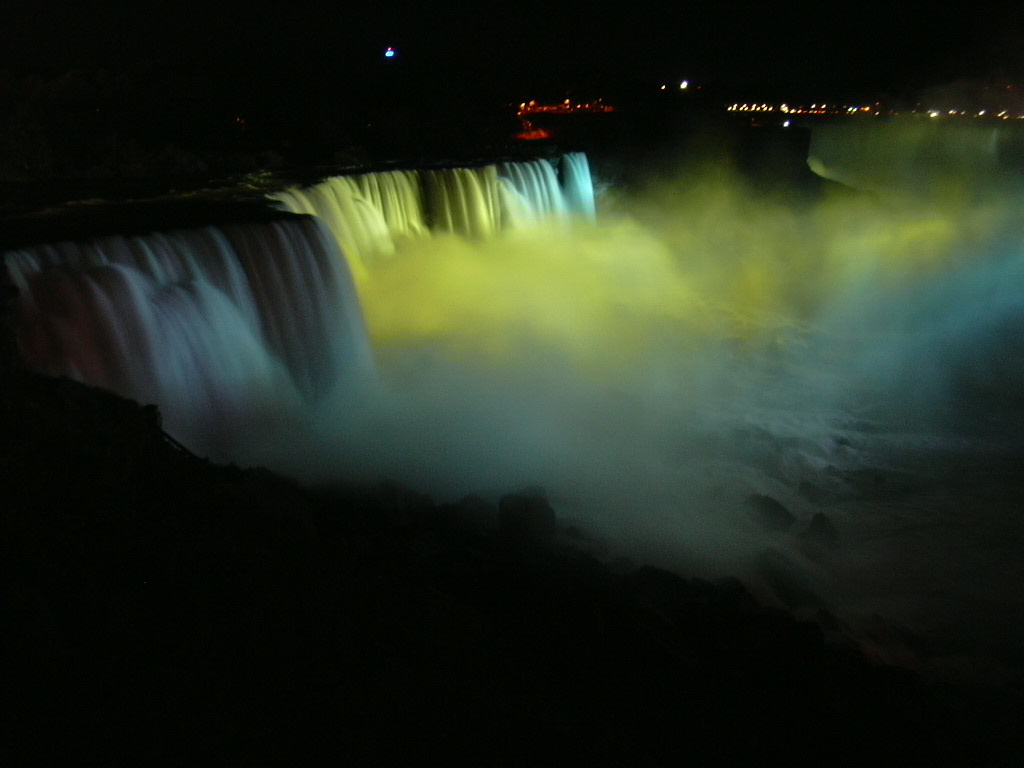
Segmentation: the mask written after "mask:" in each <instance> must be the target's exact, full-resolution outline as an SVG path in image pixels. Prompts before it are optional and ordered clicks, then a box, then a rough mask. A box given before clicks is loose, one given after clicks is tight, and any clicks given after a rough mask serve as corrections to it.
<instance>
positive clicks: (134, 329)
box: [6, 219, 373, 447]
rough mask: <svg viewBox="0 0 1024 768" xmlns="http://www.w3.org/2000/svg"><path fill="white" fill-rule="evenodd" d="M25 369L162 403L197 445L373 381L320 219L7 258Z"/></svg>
mask: <svg viewBox="0 0 1024 768" xmlns="http://www.w3.org/2000/svg"><path fill="white" fill-rule="evenodd" d="M6 262H7V268H8V273H9V274H10V276H11V278H12V281H13V282H14V284H15V285H16V286H17V287H18V289H19V291H20V293H21V296H22V299H21V302H20V307H19V311H20V322H19V334H20V336H19V342H20V345H21V351H22V355H23V357H24V358H25V361H26V363H27V364H28V365H29V366H30V367H32V368H34V369H36V370H38V371H41V372H45V373H48V374H52V375H64V376H70V377H72V378H76V379H79V380H82V381H85V382H87V383H90V384H95V385H98V386H102V387H106V388H109V389H111V390H113V391H115V392H118V393H120V394H123V395H125V396H128V397H132V398H134V399H136V400H139V401H142V402H154V403H158V404H159V405H160V406H161V409H162V411H163V413H164V417H165V422H166V424H167V426H168V429H169V430H170V431H171V432H172V433H173V434H175V435H176V436H177V437H179V439H182V440H183V441H185V442H188V443H190V444H191V445H193V446H196V447H209V446H211V445H212V444H213V443H216V442H218V441H219V440H220V438H221V437H222V435H220V434H218V432H219V431H221V430H226V431H230V430H231V429H232V428H233V427H235V426H237V423H234V422H237V421H239V420H241V419H242V418H244V417H243V414H244V413H251V412H252V411H253V410H254V409H255V408H259V407H264V406H265V405H266V406H269V404H270V403H271V402H279V403H280V402H292V403H298V402H299V401H302V400H304V401H315V400H316V399H318V398H320V397H323V396H325V395H326V394H327V393H329V392H331V391H332V390H334V389H335V388H336V387H338V386H341V385H344V384H345V383H346V382H348V381H353V380H358V379H362V378H364V377H366V376H367V375H369V374H370V372H371V371H372V368H373V363H372V355H371V352H370V349H369V344H368V341H367V339H366V334H365V329H364V327H363V319H362V313H361V310H360V308H359V300H358V297H357V295H356V293H355V289H354V286H353V284H352V279H351V277H350V275H349V273H348V269H347V266H346V264H345V261H344V259H343V257H342V256H341V254H340V253H339V252H338V250H337V247H336V246H335V244H334V241H333V239H332V238H331V237H330V236H329V235H327V234H326V233H325V232H324V231H323V230H322V229H321V227H320V226H319V224H318V223H317V221H316V220H315V219H290V220H282V221H274V222H270V223H266V224H248V225H228V226H224V227H206V228H204V229H199V230H182V231H175V232H168V233H153V234H151V235H146V236H136V237H119V236H118V237H107V238H102V239H100V240H96V241H94V242H90V243H84V244H76V243H58V244H55V245H43V246H37V247H31V248H25V249H22V250H19V251H14V252H11V253H8V254H7V258H6Z"/></svg>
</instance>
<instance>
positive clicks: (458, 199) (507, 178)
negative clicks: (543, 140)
mask: <svg viewBox="0 0 1024 768" xmlns="http://www.w3.org/2000/svg"><path fill="white" fill-rule="evenodd" d="M559 170H560V173H561V181H560V180H559V171H556V168H555V166H554V165H552V164H551V163H550V162H549V161H547V160H533V161H527V162H509V163H501V164H499V165H487V166H484V167H481V168H448V169H443V170H432V171H420V172H416V171H386V172H381V173H367V174H359V175H354V176H334V177H331V178H329V179H326V180H325V181H323V182H321V183H319V184H316V185H314V186H311V187H305V188H298V187H293V188H291V189H287V190H284V191H281V192H276V193H274V194H273V195H271V196H270V197H271V199H272V200H274V201H275V202H277V203H278V204H279V205H280V206H281V207H282V208H283V209H284V210H287V211H291V212H292V213H305V214H312V215H314V216H319V217H320V218H322V219H323V220H324V222H325V223H326V224H327V226H328V228H329V229H330V230H331V232H332V233H333V234H334V236H335V239H336V240H337V241H338V243H339V244H340V246H341V248H342V250H343V251H344V253H345V255H346V256H347V257H348V259H349V262H350V264H351V267H352V269H353V271H354V272H355V273H356V276H357V278H358V279H360V280H362V279H363V278H365V277H366V275H367V271H368V270H369V269H371V268H372V265H373V263H374V262H376V261H379V260H381V259H387V258H389V257H391V256H393V255H394V253H395V242H396V239H401V238H418V237H424V236H427V235H429V234H430V232H439V233H441V232H445V233H452V234H457V235H462V236H464V237H470V238H486V237H490V236H492V235H495V234H497V233H498V232H499V231H501V230H504V229H518V228H521V227H528V226H532V225H536V224H538V223H541V222H544V221H548V222H550V221H558V220H565V219H567V217H568V216H570V215H577V216H579V217H581V218H583V219H593V218H594V215H595V213H594V186H593V182H592V181H591V176H590V166H589V164H588V162H587V158H586V155H584V154H583V153H579V152H575V153H569V154H567V155H565V156H563V158H562V160H561V163H560V166H559Z"/></svg>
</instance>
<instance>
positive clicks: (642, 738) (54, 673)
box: [2, 371, 1024, 765]
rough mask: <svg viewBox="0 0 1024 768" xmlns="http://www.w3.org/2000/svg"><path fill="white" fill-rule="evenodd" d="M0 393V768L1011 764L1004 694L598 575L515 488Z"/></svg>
mask: <svg viewBox="0 0 1024 768" xmlns="http://www.w3.org/2000/svg"><path fill="white" fill-rule="evenodd" d="M2 391H3V408H4V413H5V420H6V421H7V426H6V428H5V429H4V450H3V462H4V466H5V468H6V470H7V471H6V474H7V477H8V478H9V481H8V484H7V489H6V492H5V494H4V495H5V497H6V502H5V504H4V509H5V511H4V512H3V515H2V520H3V552H4V558H3V561H4V567H3V574H4V596H5V609H4V610H5V617H4V626H5V627H6V628H7V631H6V632H5V639H6V647H7V653H8V657H7V658H8V660H9V664H8V674H6V675H5V683H4V685H5V701H6V704H5V715H4V721H5V727H4V741H5V748H4V752H5V753H6V754H7V755H8V757H7V759H6V760H5V763H6V764H8V765H32V764H43V763H51V764H60V763H65V762H67V761H69V760H75V761H77V762H87V761H89V760H90V759H95V760H102V761H103V762H106V763H108V764H118V763H139V762H145V763H149V764H153V763H184V762H188V763H205V762H215V761H221V762H222V761H224V760H227V761H231V762H247V761H251V760H258V761H261V762H269V763H284V764H296V762H305V761H310V760H316V759H321V758H326V757H328V756H333V757H335V758H347V759H349V760H351V761H352V762H356V763H360V764H364V763H370V764H373V763H380V764H387V763H393V762H395V761H396V760H398V759H402V760H403V761H404V762H406V763H421V762H429V761H431V760H436V759H438V758H444V759H448V760H466V761H473V762H477V763H484V764H494V765H548V764H556V763H562V762H565V761H566V760H570V761H572V762H577V763H582V762H585V763H590V764H606V765H622V764H631V765H668V764H675V763H677V762H681V761H683V760H694V761H696V762H697V763H699V764H704V765H709V764H722V765H726V764H741V763H743V762H746V761H749V760H753V759H763V757H764V756H766V755H773V756H777V757H779V758H780V759H782V760H784V761H785V762H787V763H788V764H791V765H793V764H796V765H821V764H823V763H828V764H836V765H864V764H867V763H868V762H869V761H871V762H881V763H888V764H892V763H894V762H897V761H900V762H902V761H911V762H913V763H915V764H932V765H967V764H971V765H1011V764H1016V762H1017V760H1019V759H1020V758H1021V756H1022V755H1024V751H1022V747H1024V745H1022V744H1021V737H1020V735H1019V734H1018V733H1017V732H1016V731H1015V724H1019V716H1020V712H1021V709H1020V705H1021V701H1022V696H1021V694H1022V692H1021V691H1020V690H1019V688H1013V689H1011V688H1007V689H1000V690H981V689H978V690H973V689H968V688H953V687H951V686H939V685H936V684H931V683H926V682H925V681H924V680H922V679H921V678H919V677H917V676H916V675H915V674H914V673H912V672H910V671H908V670H905V669H900V668H897V667H891V666H884V665H878V664H873V663H871V662H869V661H868V660H867V659H866V658H865V656H864V655H863V654H862V653H861V652H860V651H859V650H858V649H857V647H856V646H855V645H854V644H853V643H851V642H842V643H837V642H835V641H834V640H832V639H829V640H826V636H825V634H823V632H822V630H821V628H820V627H819V626H818V625H816V624H812V623H807V622H800V621H797V620H795V619H793V618H792V617H790V616H789V615H787V614H785V613H782V612H779V611H777V610H769V609H765V608H762V607H761V606H758V605H757V603H756V602H755V601H754V599H753V598H752V597H751V596H750V594H749V593H748V592H747V590H746V589H745V588H744V587H743V586H742V585H741V584H740V583H739V582H738V581H735V580H726V581H722V582H718V583H711V582H707V581H703V580H699V579H685V578H682V577H680V576H677V575H674V574H672V573H669V572H667V571H663V570H660V569H656V568H652V567H635V566H630V567H626V566H623V565H621V564H619V565H616V566H612V565H609V564H608V563H605V562H602V561H601V560H600V559H599V558H597V557H595V556H594V555H592V554H591V551H592V547H591V546H590V542H588V541H587V538H586V536H585V534H583V533H581V532H579V531H576V530H572V529H565V528H564V527H563V526H562V525H561V524H559V523H558V522H557V521H555V519H554V513H553V512H551V511H550V507H548V506H547V504H546V502H544V501H543V499H542V498H541V497H538V496H536V495H531V494H529V493H527V494H520V495H515V494H513V495H510V496H509V497H506V498H505V499H504V500H503V502H502V507H501V512H500V513H499V508H498V505H495V504H494V503H493V502H488V501H485V500H481V499H475V498H472V497H471V498H469V499H466V500H463V501H462V502H459V503H458V504H454V505H437V504H435V503H433V502H432V501H431V500H430V499H428V498H426V497H424V496H422V495H420V494H417V493H415V492H413V491H410V490H408V489H404V488H401V487H398V486H395V485H383V486H380V487H377V488H369V489H368V488H334V489H330V490H319V491H316V490H308V489H303V488H300V487H299V486H297V485H296V484H294V483H292V482H290V481H288V480H285V479H282V478H279V477H277V476H275V475H273V474H272V473H270V472H268V471H266V470H259V469H254V470H242V469H239V468H237V467H221V466H216V465H213V464H211V463H209V462H207V461H205V460H203V459H199V458H197V457H195V456H192V455H191V454H189V453H188V452H187V451H184V450H183V449H181V448H180V447H179V446H176V445H175V444H173V442H172V441H169V440H168V439H167V438H166V435H165V434H164V433H163V431H162V430H161V428H160V424H159V415H158V413H157V411H156V409H155V408H152V407H148V408H144V407H140V406H138V405H136V404H134V403H132V402H131V401H128V400H124V399H122V398H120V397H117V396H116V395H113V394H110V393H108V392H104V391H102V390H98V389H95V388H90V387H87V386H85V385H81V384H77V383H75V382H71V381H69V380H66V379H62V380H57V379H50V378H46V377H42V376H37V375H34V374H27V373H24V372H20V371H15V372H13V373H11V374H10V375H9V376H7V378H6V380H5V381H4V386H3V390H2Z"/></svg>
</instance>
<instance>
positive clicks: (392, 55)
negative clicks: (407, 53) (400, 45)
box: [384, 45, 398, 59]
mask: <svg viewBox="0 0 1024 768" xmlns="http://www.w3.org/2000/svg"><path fill="white" fill-rule="evenodd" d="M397 55H398V51H396V50H395V49H394V48H392V47H391V46H390V45H389V46H388V47H387V50H385V51H384V58H385V59H393V58H395V56H397Z"/></svg>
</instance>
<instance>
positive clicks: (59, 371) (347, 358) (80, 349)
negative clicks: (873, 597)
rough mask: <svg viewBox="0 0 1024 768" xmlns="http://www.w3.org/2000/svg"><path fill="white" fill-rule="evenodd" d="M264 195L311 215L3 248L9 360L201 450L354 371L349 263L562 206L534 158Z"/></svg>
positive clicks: (364, 268) (349, 378)
mask: <svg viewBox="0 0 1024 768" xmlns="http://www.w3.org/2000/svg"><path fill="white" fill-rule="evenodd" d="M573 162H574V165H573V168H574V170H573V171H571V172H570V177H571V178H572V182H571V185H572V190H573V192H572V196H573V197H574V199H576V198H578V197H579V195H580V190H586V189H592V188H591V187H588V186H587V185H588V184H589V173H587V174H586V176H587V178H586V179H585V181H582V180H581V179H582V176H581V174H582V171H580V168H583V169H585V168H586V166H585V158H583V160H582V165H581V164H580V159H579V157H577V159H576V160H575V161H573ZM273 199H274V200H275V201H276V202H277V203H278V204H279V205H280V206H281V207H283V208H286V209H288V210H290V211H292V212H294V213H302V214H313V215H315V217H316V218H311V217H302V218H299V217H293V218H287V219H282V220H278V221H273V222H269V223H246V224H236V225H226V226H219V227H218V226H210V227H206V228H203V229H195V230H182V231H171V232H155V233H151V234H148V235H145V236H133V237H125V236H112V237H104V238H100V239H97V240H94V241H92V242H86V243H70V242H62V243H56V244H44V245H37V246H33V247H28V248H24V249H21V250H17V251H12V252H10V253H7V254H6V255H5V262H6V267H7V270H8V273H9V275H10V278H11V280H12V282H13V283H14V284H15V285H16V286H17V288H18V289H19V292H20V294H21V296H22V299H21V303H20V310H19V311H20V319H19V341H20V344H21V349H22V355H23V357H24V359H25V362H26V363H27V364H28V365H29V366H30V367H31V368H33V369H34V370H37V371H40V372H44V373H48V374H52V375H65V376H70V377H73V378H76V379H79V380H82V381H85V382H87V383H91V384H95V385H98V386H102V387H105V388H108V389H111V390H113V391H115V392H118V393H120V394H123V395H125V396H128V397H131V398H134V399H136V400H139V401H142V402H153V403H157V404H159V405H160V407H161V409H162V411H163V413H164V416H165V421H166V423H167V425H168V428H169V430H170V431H171V432H172V433H173V434H176V435H177V436H178V437H179V438H180V439H182V440H184V441H186V442H188V443H189V444H192V445H200V446H201V445H205V444H207V443H209V442H210V441H211V440H215V439H216V435H217V433H219V432H228V433H230V432H231V431H232V430H234V429H235V428H236V427H237V423H239V422H241V421H244V420H245V419H246V418H252V413H253V410H254V408H255V409H256V410H259V408H271V409H279V408H281V407H284V406H283V404H284V403H293V404H296V403H302V402H305V403H315V402H316V401H318V400H320V399H321V398H323V397H324V396H325V395H327V394H328V393H330V392H332V391H333V390H334V389H335V388H336V387H338V386H346V385H348V384H352V383H353V382H358V381H360V380H363V379H365V377H366V374H367V373H368V372H370V371H371V370H372V368H373V363H372V355H371V351H370V348H369V342H368V340H367V336H366V331H365V327H364V321H363V317H362V313H361V309H360V302H359V299H358V297H357V295H356V292H355V288H354V285H353V280H352V274H351V273H350V269H351V272H352V273H355V276H356V278H357V279H359V280H360V281H362V280H364V279H365V278H366V277H367V275H368V274H369V269H370V268H372V266H373V264H374V263H376V262H379V261H380V260H382V259H383V260H386V259H388V258H390V257H392V256H394V254H395V252H396V244H400V243H401V242H402V241H403V240H408V239H416V238H424V237H428V236H429V235H430V232H431V230H433V231H436V232H448V233H454V234H458V235H462V236H466V237H472V238H481V237H487V236H490V235H493V234H495V233H497V232H498V231H499V230H500V229H502V228H505V227H508V226H516V225H522V224H525V223H527V222H530V221H539V220H540V219H543V218H545V217H547V216H549V215H558V216H564V215H565V214H566V212H567V211H568V210H569V204H568V203H567V202H566V200H567V198H566V195H565V193H563V191H562V189H561V187H560V185H559V182H558V179H557V176H556V173H555V171H554V167H553V166H552V165H551V164H550V163H548V162H547V161H543V160H540V161H534V162H531V163H508V164H504V165H502V166H501V167H500V169H499V167H498V166H495V165H490V166H486V167H483V168H476V169H466V168H459V169H449V170H440V171H423V172H416V171H389V172H382V173H368V174H361V175H356V176H348V177H335V178H331V179H328V180H327V181H325V182H323V183H321V184H318V185H316V186H313V187H309V188H305V189H300V188H293V189H288V190H284V191H282V192H279V193H277V194H276V195H275V196H274V197H273ZM510 201H511V202H510ZM509 205H514V206H515V212H512V211H511V210H510V208H509ZM590 207H591V208H592V207H593V201H592V200H591V201H590ZM321 223H322V225H321ZM428 223H429V224H430V228H428Z"/></svg>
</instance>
